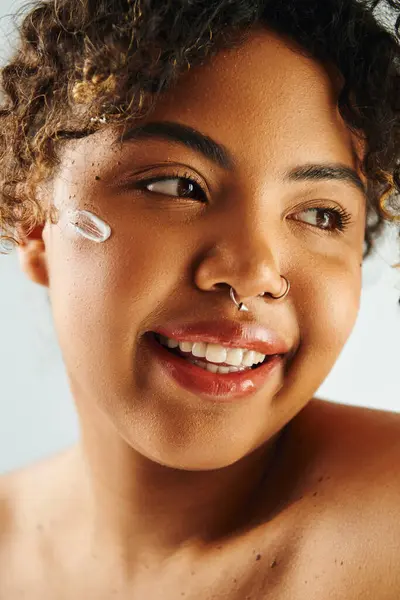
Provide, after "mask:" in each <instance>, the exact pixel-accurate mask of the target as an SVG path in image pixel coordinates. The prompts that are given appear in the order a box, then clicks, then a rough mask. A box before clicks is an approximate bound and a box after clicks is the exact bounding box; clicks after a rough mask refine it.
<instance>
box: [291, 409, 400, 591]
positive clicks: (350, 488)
mask: <svg viewBox="0 0 400 600" xmlns="http://www.w3.org/2000/svg"><path fill="white" fill-rule="evenodd" d="M295 420H297V425H296V428H294V429H295V432H299V433H296V434H295V438H296V439H295V442H294V444H295V445H294V447H293V449H294V450H295V452H293V453H292V456H295V457H297V456H298V457H299V459H298V460H299V465H300V467H299V469H298V472H301V473H302V474H305V477H304V480H305V483H304V486H303V487H302V488H301V491H300V494H299V496H298V498H302V499H301V501H298V503H297V506H298V507H299V509H300V510H301V508H302V509H303V510H302V512H301V514H302V515H305V517H304V521H303V523H304V528H303V530H302V531H303V532H306V533H305V535H304V539H305V540H307V541H306V551H305V553H304V554H303V556H304V557H305V559H304V564H302V568H304V569H306V568H307V564H308V569H310V565H309V563H307V557H309V556H310V554H309V552H311V551H313V553H314V556H318V558H316V559H315V562H314V564H313V569H314V570H313V573H312V576H313V577H314V576H315V578H318V581H320V582H321V583H322V582H325V584H326V586H328V585H329V582H332V581H335V582H336V586H337V589H338V586H339V583H340V582H341V583H340V585H342V586H343V597H348V598H353V597H357V598H359V597H371V598H372V597H374V598H379V599H381V598H382V599H386V598H388V599H389V598H390V600H391V599H392V598H393V599H394V598H399V597H400V570H399V569H398V568H397V565H398V559H399V556H400V468H399V467H400V414H398V413H394V412H389V411H384V410H376V409H370V408H364V407H357V406H348V405H341V404H336V403H333V402H329V401H325V400H319V399H313V400H312V401H311V402H310V404H309V405H307V406H306V407H305V409H304V410H303V411H301V413H299V415H298V418H296V419H295ZM301 449H303V451H302V450H301ZM315 552H317V554H315ZM345 592H346V593H345ZM346 594H347V595H346ZM360 594H361V595H360ZM363 594H365V595H363ZM341 597H342V596H340V598H341Z"/></svg>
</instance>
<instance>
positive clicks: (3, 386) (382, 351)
mask: <svg viewBox="0 0 400 600" xmlns="http://www.w3.org/2000/svg"><path fill="white" fill-rule="evenodd" d="M19 5H20V3H19V2H12V1H11V0H8V1H6V0H1V6H0V39H1V43H0V61H1V62H3V61H4V60H5V58H6V57H7V56H8V54H9V52H10V47H12V42H13V36H12V33H11V20H10V18H9V16H8V15H9V14H10V13H12V12H15V11H16V9H17V8H18V6H19ZM396 233H397V230H396V229H395V228H394V227H393V226H390V227H388V228H387V232H386V235H385V236H384V238H383V239H382V242H381V243H380V245H379V246H378V248H377V251H376V252H375V253H374V255H373V256H372V257H371V258H369V259H367V261H366V262H365V263H364V265H363V290H362V295H361V307H360V312H359V315H358V319H357V322H356V325H355V327H354V330H353V332H352V334H351V336H350V338H349V340H348V342H347V343H346V345H345V347H344V349H343V351H342V353H341V355H340V357H339V359H338V361H337V362H336V364H335V366H334V368H333V369H332V371H331V373H330V374H329V376H328V378H327V379H326V380H325V381H324V382H323V384H322V385H321V387H320V389H319V390H318V392H317V394H316V395H317V397H320V398H324V399H327V400H332V401H334V402H339V403H343V404H354V405H359V406H367V407H372V408H378V409H384V410H392V411H396V412H400V385H399V367H400V363H399V341H400V304H399V297H400V273H399V272H398V271H396V270H394V269H391V268H390V266H389V264H394V263H395V262H396V263H397V262H399V247H398V239H397V237H396ZM317 276H318V274H317V273H316V277H317ZM0 290H1V293H0V336H1V338H0V339H1V343H0V473H2V472H7V471H11V470H13V469H16V468H18V467H21V466H24V465H28V464H30V463H33V462H35V461H36V460H38V459H40V458H43V457H46V456H48V455H51V454H53V453H55V452H58V451H59V450H62V449H63V448H66V447H68V446H69V445H71V444H73V443H75V442H76V441H77V439H78V436H79V429H78V421H77V417H76V413H75V408H74V403H73V399H72V398H71V395H70V392H69V388H68V380H67V377H66V373H65V369H64V365H63V362H62V358H61V352H60V349H59V347H58V343H57V339H56V336H55V333H54V329H53V324H52V319H51V313H50V307H49V304H48V302H47V298H46V290H45V289H44V288H42V287H40V286H38V285H35V284H33V283H31V282H30V281H29V280H28V279H27V278H26V277H25V276H24V275H23V274H22V273H21V271H20V270H19V265H18V260H17V255H16V252H15V251H13V253H11V254H10V255H4V256H3V255H0ZM340 301H341V299H340V297H338V298H337V302H340ZM326 318H327V319H329V314H327V315H326ZM327 343H329V340H327Z"/></svg>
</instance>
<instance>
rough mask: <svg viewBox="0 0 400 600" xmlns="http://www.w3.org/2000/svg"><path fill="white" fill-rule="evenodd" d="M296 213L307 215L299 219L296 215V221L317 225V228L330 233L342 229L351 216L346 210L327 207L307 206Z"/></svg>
mask: <svg viewBox="0 0 400 600" xmlns="http://www.w3.org/2000/svg"><path fill="white" fill-rule="evenodd" d="M297 214H306V215H308V216H307V217H306V218H305V219H299V218H298V217H297V216H296V217H295V219H296V221H304V222H306V223H309V224H310V225H312V226H313V227H318V229H322V230H323V231H328V232H330V233H334V232H338V231H344V230H345V229H346V226H347V223H348V222H350V221H351V216H350V215H349V214H348V213H347V212H345V211H341V210H338V209H335V208H328V207H326V208H323V207H316V208H307V209H306V210H303V211H301V212H300V213H297Z"/></svg>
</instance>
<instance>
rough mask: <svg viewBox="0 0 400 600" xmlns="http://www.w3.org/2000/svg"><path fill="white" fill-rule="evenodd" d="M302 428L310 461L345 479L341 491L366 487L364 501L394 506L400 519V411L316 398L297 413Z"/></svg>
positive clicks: (338, 479)
mask: <svg viewBox="0 0 400 600" xmlns="http://www.w3.org/2000/svg"><path fill="white" fill-rule="evenodd" d="M298 430H299V431H300V435H299V437H298V443H303V446H304V447H306V448H307V452H308V453H309V457H310V461H311V463H312V464H313V465H314V466H315V467H316V469H317V470H318V471H324V472H326V473H328V472H329V473H330V478H331V480H332V481H335V480H337V481H340V483H341V486H340V491H343V486H345V485H347V486H349V488H351V487H354V488H356V489H357V490H359V492H361V490H362V489H363V497H364V498H365V500H371V501H372V500H373V499H374V498H376V501H379V503H380V505H381V507H383V502H385V501H387V502H393V503H394V506H393V508H394V509H395V508H396V509H397V510H398V511H399V516H400V502H399V501H400V469H399V465H400V414H399V413H395V412H390V411H385V410H377V409H373V408H365V407H360V406H349V405H343V404H337V403H334V402H329V401H326V400H320V399H313V400H311V402H310V403H309V405H307V406H306V408H305V409H304V410H303V411H302V412H301V413H300V414H299V415H298ZM305 442H306V443H305ZM328 476H329V475H328ZM377 492H379V494H378V495H377ZM360 500H362V499H361V498H360ZM396 503H397V505H396ZM399 526H400V519H399Z"/></svg>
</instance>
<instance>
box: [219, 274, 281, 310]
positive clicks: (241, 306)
mask: <svg viewBox="0 0 400 600" xmlns="http://www.w3.org/2000/svg"><path fill="white" fill-rule="evenodd" d="M281 277H282V278H283V279H284V280H285V281H286V290H285V292H284V293H283V294H281V295H280V296H273V295H272V294H270V293H269V294H268V295H269V296H271V298H274V300H279V299H283V298H285V297H286V296H287V295H288V293H289V290H290V282H289V280H288V279H286V277H285V276H284V275H281ZM265 294H266V292H263V293H262V294H258V296H259V297H263V296H265ZM230 296H231V298H232V300H233V302H234V303H235V305H236V306H237V308H238V310H239V311H246V312H248V311H249V309H248V308H247V306H246V305H245V304H243V302H237V300H236V298H235V294H234V290H233V288H232V287H231V289H230Z"/></svg>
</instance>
